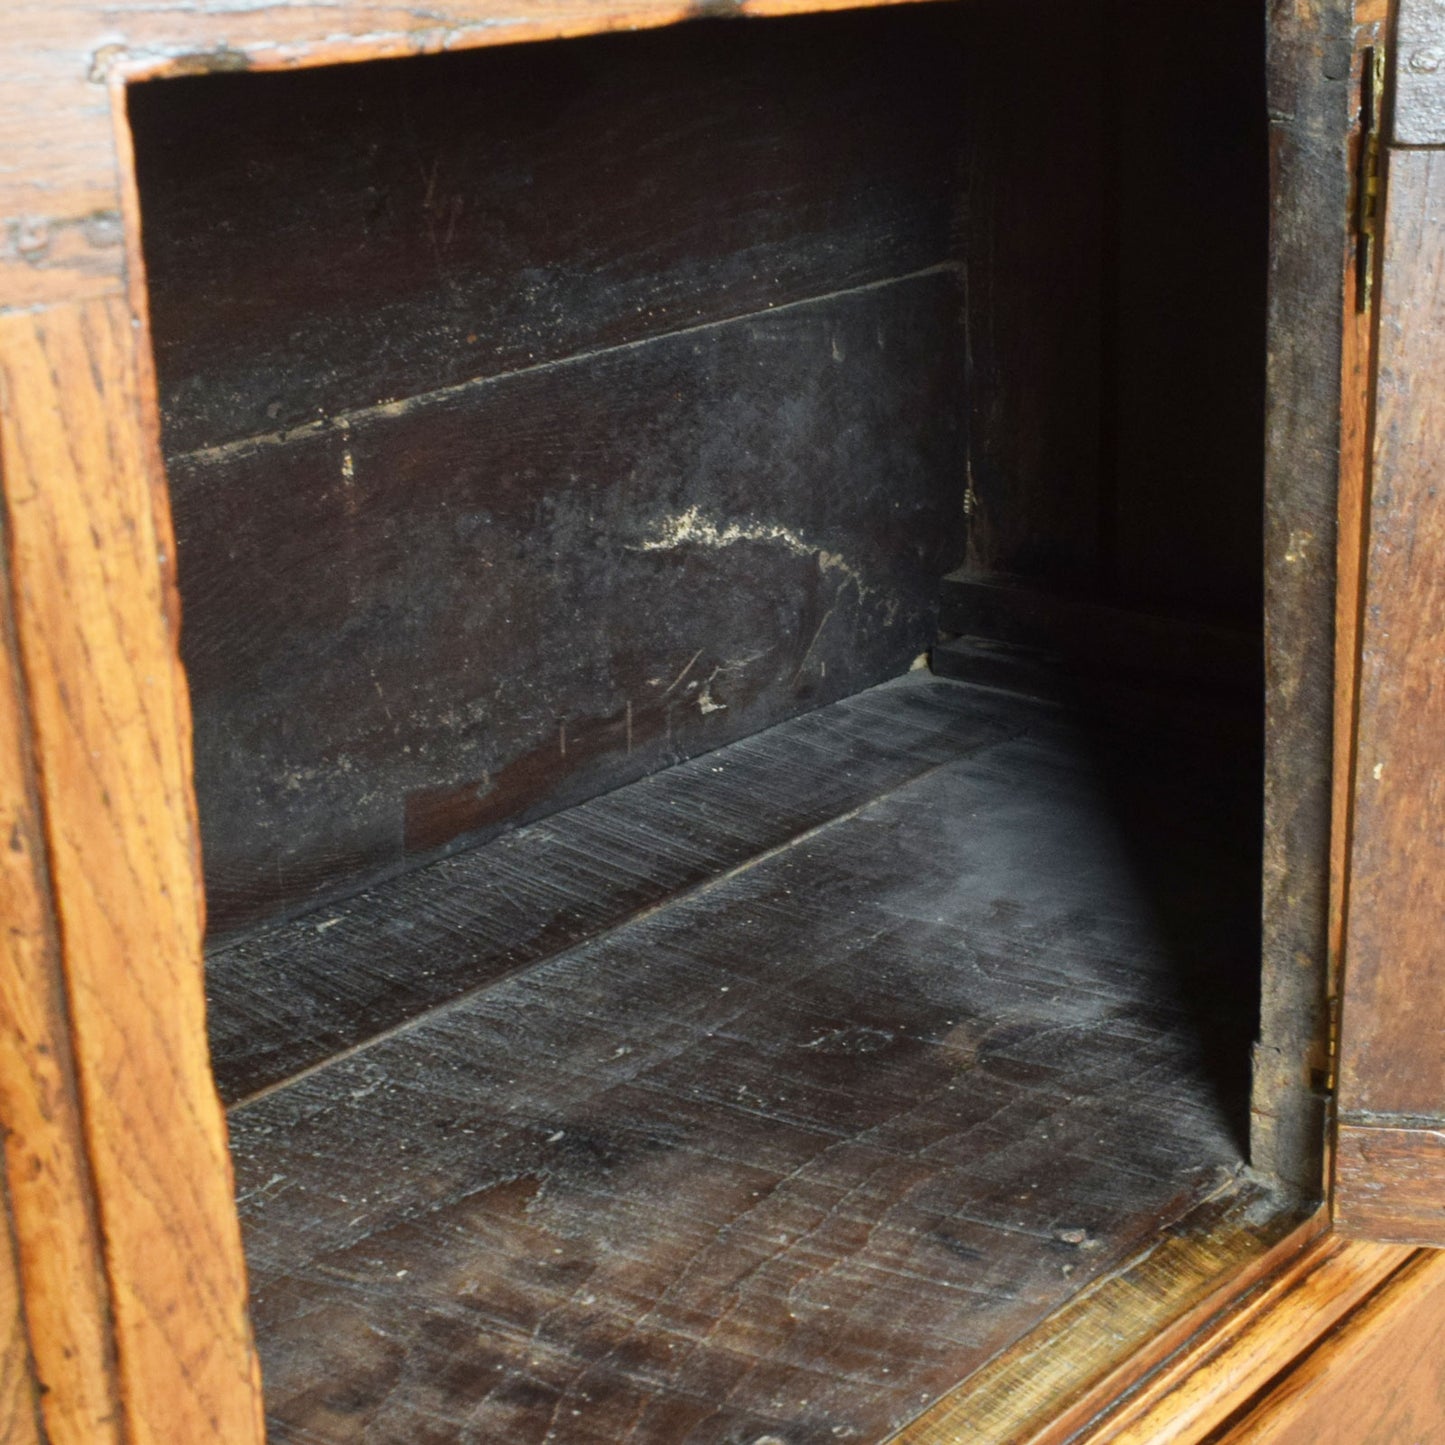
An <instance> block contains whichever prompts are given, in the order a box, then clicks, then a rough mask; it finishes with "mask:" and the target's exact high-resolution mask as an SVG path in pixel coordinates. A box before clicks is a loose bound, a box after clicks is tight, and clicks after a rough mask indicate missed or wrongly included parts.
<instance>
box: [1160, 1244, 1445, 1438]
mask: <svg viewBox="0 0 1445 1445" xmlns="http://www.w3.org/2000/svg"><path fill="white" fill-rule="evenodd" d="M1368 1247H1369V1246H1366V1245H1352V1246H1349V1248H1350V1249H1352V1250H1361V1249H1365V1248H1368ZM1405 1254H1406V1258H1405V1260H1404V1262H1403V1263H1402V1264H1400V1265H1399V1266H1398V1267H1397V1268H1396V1269H1394V1270H1393V1271H1392V1272H1391V1273H1390V1274H1389V1275H1388V1277H1387V1278H1386V1279H1385V1280H1384V1281H1383V1282H1382V1283H1381V1284H1380V1286H1379V1287H1378V1288H1377V1289H1375V1290H1374V1291H1372V1292H1371V1293H1370V1294H1369V1295H1368V1296H1367V1297H1366V1298H1365V1299H1364V1300H1363V1302H1361V1303H1360V1304H1359V1305H1357V1306H1356V1307H1355V1308H1354V1309H1353V1310H1350V1311H1348V1312H1346V1313H1345V1314H1344V1315H1343V1316H1342V1317H1340V1318H1338V1319H1336V1320H1335V1321H1333V1322H1332V1323H1331V1325H1330V1326H1329V1328H1327V1329H1325V1330H1323V1331H1312V1332H1311V1335H1310V1337H1309V1338H1308V1339H1307V1340H1306V1341H1305V1342H1304V1348H1303V1349H1301V1350H1300V1351H1298V1352H1297V1354H1296V1356H1295V1358H1294V1359H1293V1360H1292V1361H1290V1363H1289V1364H1288V1365H1287V1366H1286V1367H1285V1368H1284V1369H1283V1370H1281V1371H1280V1372H1279V1373H1278V1375H1277V1376H1276V1378H1275V1379H1273V1380H1272V1381H1270V1383H1269V1384H1268V1385H1267V1386H1266V1387H1265V1388H1264V1389H1263V1390H1262V1391H1260V1392H1259V1393H1258V1394H1256V1395H1255V1396H1254V1398H1253V1399H1252V1400H1250V1401H1248V1402H1247V1403H1246V1404H1245V1405H1244V1406H1243V1407H1242V1408H1241V1409H1239V1410H1237V1411H1235V1412H1234V1414H1233V1415H1232V1416H1231V1417H1230V1418H1229V1419H1228V1420H1226V1421H1224V1422H1223V1423H1222V1424H1221V1426H1220V1428H1219V1429H1217V1430H1215V1431H1213V1432H1211V1433H1210V1434H1209V1436H1208V1437H1207V1445H1247V1442H1252V1445H1266V1442H1270V1441H1274V1442H1277V1445H1286V1442H1300V1441H1316V1440H1321V1439H1328V1440H1329V1441H1331V1442H1338V1441H1351V1442H1353V1441H1355V1440H1357V1439H1363V1438H1365V1436H1366V1435H1367V1436H1368V1439H1369V1440H1370V1441H1371V1442H1373V1445H1402V1442H1404V1441H1406V1440H1409V1441H1411V1442H1412V1445H1413V1442H1416V1441H1418V1442H1420V1445H1424V1442H1425V1441H1426V1440H1435V1439H1437V1438H1438V1434H1437V1431H1438V1427H1439V1425H1440V1415H1439V1401H1438V1394H1439V1391H1440V1380H1441V1377H1440V1370H1439V1354H1438V1351H1434V1352H1432V1350H1431V1349H1430V1347H1429V1345H1428V1344H1427V1345H1425V1346H1424V1348H1421V1341H1420V1338H1419V1334H1420V1332H1421V1331H1422V1330H1423V1331H1424V1332H1425V1333H1426V1334H1427V1336H1429V1335H1433V1336H1434V1339H1435V1340H1438V1337H1439V1333H1440V1328H1441V1321H1442V1318H1445V1308H1442V1299H1445V1254H1442V1253H1441V1252H1440V1251H1439V1250H1432V1249H1424V1250H1411V1251H1405ZM1407 1340H1408V1342H1407ZM1382 1355H1383V1356H1384V1359H1383V1360H1382V1358H1381V1357H1382ZM1372 1356H1373V1359H1372V1358H1371V1357H1372ZM1382 1363H1383V1365H1384V1366H1385V1368H1384V1369H1383V1370H1382V1369H1381V1365H1382ZM1362 1390H1363V1391H1366V1392H1368V1393H1366V1394H1365V1396H1364V1400H1363V1402H1361V1401H1360V1400H1359V1398H1358V1392H1360V1391H1362ZM1432 1394H1433V1395H1435V1396H1436V1398H1433V1399H1432V1398H1430V1396H1431V1395H1432ZM1421 1425H1424V1426H1426V1428H1428V1429H1429V1431H1430V1433H1429V1435H1428V1436H1427V1435H1419V1434H1416V1433H1415V1429H1414V1428H1411V1427H1412V1426H1414V1427H1416V1428H1418V1427H1419V1426H1421ZM1160 1445H1163V1441H1162V1440H1161V1441H1160ZM1201 1445H1203V1442H1201Z"/></svg>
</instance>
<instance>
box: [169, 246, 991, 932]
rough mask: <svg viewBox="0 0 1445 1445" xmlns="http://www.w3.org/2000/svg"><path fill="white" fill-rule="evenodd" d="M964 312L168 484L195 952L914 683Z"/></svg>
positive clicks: (568, 371) (949, 479) (913, 298)
mask: <svg viewBox="0 0 1445 1445" xmlns="http://www.w3.org/2000/svg"><path fill="white" fill-rule="evenodd" d="M957 295H958V292H957V284H956V280H955V278H954V276H953V275H952V273H951V272H946V271H945V272H936V273H928V274H925V275H923V276H921V277H919V278H915V279H913V280H909V281H903V282H898V283H894V284H888V285H884V286H881V287H873V288H864V289H861V290H858V291H854V292H850V293H847V294H844V295H837V296H834V297H832V298H828V299H825V300H821V301H818V302H816V303H806V304H800V305H798V306H795V307H791V308H779V309H777V310H775V311H772V312H768V313H764V314H762V315H759V316H756V317H753V318H749V319H743V320H740V321H736V322H732V323H729V324H726V325H721V326H717V327H711V328H707V329H705V330H699V331H693V332H691V333H688V334H687V335H683V336H674V337H668V338H663V339H660V340H657V341H654V342H650V343H648V344H646V345H644V346H639V347H631V348H622V349H616V350H613V351H609V352H606V353H603V354H601V355H597V356H593V357H591V358H590V359H588V360H586V361H585V362H580V363H578V364H576V365H570V364H564V365H560V366H555V367H548V368H539V369H536V370H533V371H530V372H526V373H521V374H518V375H515V376H512V377H510V378H506V379H502V380H498V381H491V382H482V383H479V384H478V385H477V386H475V387H469V388H466V389H464V390H463V391H462V392H460V393H457V394H448V395H442V396H439V397H436V398H433V399H431V400H429V401H424V402H420V403H417V404H401V405H399V406H398V407H396V408H384V409H380V410H378V411H377V412H374V413H370V414H364V415H358V416H356V417H355V418H354V420H353V421H352V422H351V423H350V424H349V425H347V426H345V427H340V426H338V427H335V428H332V429H329V430H328V431H326V432H324V433H321V434H317V435H312V436H308V437H305V438H302V439H299V440H297V441H295V442H292V443H287V444H279V445H268V444H262V445H259V446H256V447H247V448H242V449H240V450H238V451H237V452H235V453H234V454H232V455H229V456H228V457H227V458H226V459H225V460H224V461H223V462H207V463H204V464H201V463H197V464H194V465H188V464H185V463H179V464H173V465H172V468H171V475H172V485H173V496H174V505H175V516H176V530H177V536H178V545H179V549H180V565H181V587H182V592H183V595H184V596H185V598H186V608H187V611H186V618H187V625H186V631H185V638H184V642H183V650H184V656H185V659H186V664H187V670H188V675H189V678H190V683H191V690H192V696H193V698H194V704H195V716H196V734H195V735H196V774H197V779H198V788H199V792H200V796H201V799H202V832H203V837H204V845H205V858H206V867H207V882H208V902H209V906H210V917H211V920H212V927H213V929H225V928H227V927H232V926H234V925H236V924H237V923H240V922H243V921H247V920H249V919H252V918H255V917H257V916H262V915H264V914H266V913H268V912H269V913H274V912H275V911H276V910H277V909H278V908H279V907H283V906H288V905H289V906H292V907H294V906H296V905H298V904H299V903H302V902H304V901H307V900H308V899H311V898H313V897H315V896H317V895H323V894H324V893H325V892H326V891H327V890H328V889H330V890H332V891H334V890H335V889H336V888H337V887H338V886H340V887H346V888H350V889H351V890H352V891H354V890H355V888H356V887H358V886H360V883H361V882H364V881H366V878H367V875H368V874H369V875H371V876H373V877H374V876H375V875H376V874H378V873H380V872H382V871H385V870H387V869H394V868H395V867H397V866H398V865H399V864H400V863H401V862H403V861H404V860H408V859H416V858H420V857H425V856H427V855H428V854H433V853H435V852H436V850H438V849H440V848H443V847H445V846H447V845H449V844H452V843H454V842H455V841H457V840H460V839H465V838H470V839H473V840H476V839H480V838H481V837H484V836H487V835H488V834H495V833H496V832H497V831H498V830H499V829H500V828H502V827H504V826H507V825H509V824H512V823H515V822H517V821H521V820H523V819H526V818H528V817H535V816H537V815H539V814H541V813H544V812H547V811H550V810H552V809H555V808H556V807H558V806H560V805H563V804H565V803H567V802H571V801H575V800H577V799H578V798H581V797H585V796H588V795H591V794H595V793H597V792H600V791H602V790H604V789H606V788H608V787H614V786H616V785H618V784H619V783H622V782H624V781H628V780H630V779H632V778H636V777H638V776H639V775H641V774H643V773H645V772H647V771H650V770H652V769H655V768H657V767H659V766H661V765H663V764H664V763H666V762H667V761H670V760H673V759H675V758H677V757H680V756H685V755H687V754H690V753H695V752H699V751H702V750H704V749H706V748H710V747H715V746H717V745H718V744H720V743H723V742H727V741H730V740H731V739H733V738H736V737H739V736H742V735H745V734H747V733H750V732H755V731H757V730H758V729H759V728H760V727H764V726H766V725H768V724H769V723H771V722H774V721H776V720H777V719H778V718H779V717H783V716H787V715H788V714H789V713H792V712H796V711H799V710H802V709H804V708H808V707H812V706H816V705H817V704H818V703H820V702H824V701H827V700H828V699H830V698H836V697H840V696H843V695H846V694H847V693H849V692H854V691H857V690H858V689H859V688H860V687H864V686H867V685H869V684H870V683H873V682H876V681H878V680H880V679H882V678H884V677H887V676H890V675H892V674H896V673H898V672H901V671H903V670H904V669H906V668H907V666H908V665H909V663H910V662H911V661H912V659H913V658H914V657H915V656H917V655H918V654H919V653H920V652H921V651H922V650H923V649H924V648H925V647H926V646H927V644H928V642H929V641H930V640H931V638H932V636H933V632H934V617H935V614H936V607H937V580H936V579H937V578H939V577H940V576H942V575H943V573H944V572H945V571H946V570H947V569H948V566H949V564H950V562H951V561H953V560H955V559H956V557H957V556H958V554H959V550H960V549H961V542H962V530H961V529H962V514H961V511H960V509H959V508H958V505H957V503H958V498H957V494H956V492H955V491H954V484H955V482H956V479H957V477H958V475H959V469H960V465H961V457H962V442H963V438H962V431H961V426H962V419H961V417H960V416H959V414H958V410H957V398H958V395H959V384H960V364H961V357H960V349H959V347H958V345H957V341H958V335H959V333H958V331H957V328H956V326H955V323H954V316H955V312H956V306H957ZM564 418H565V422H564V421H563V420H562V419H564Z"/></svg>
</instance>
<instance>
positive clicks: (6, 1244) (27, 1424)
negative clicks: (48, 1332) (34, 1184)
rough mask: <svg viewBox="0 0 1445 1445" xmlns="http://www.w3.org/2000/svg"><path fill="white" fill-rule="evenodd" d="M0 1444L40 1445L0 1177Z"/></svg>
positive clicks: (21, 1297) (22, 1307)
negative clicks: (4, 1442)
mask: <svg viewBox="0 0 1445 1445" xmlns="http://www.w3.org/2000/svg"><path fill="white" fill-rule="evenodd" d="M0 1440H5V1441H7V1442H8V1445H41V1437H40V1422H39V1419H38V1417H37V1415H36V1413H35V1376H34V1373H33V1371H32V1368H31V1363H30V1341H29V1339H28V1338H27V1337H26V1330H25V1300H24V1295H23V1292H22V1287H21V1282H20V1266H19V1262H18V1261H17V1260H16V1258H15V1237H14V1234H13V1233H12V1232H11V1228H10V1212H9V1208H8V1201H7V1200H6V1199H5V1195H4V1182H3V1177H0Z"/></svg>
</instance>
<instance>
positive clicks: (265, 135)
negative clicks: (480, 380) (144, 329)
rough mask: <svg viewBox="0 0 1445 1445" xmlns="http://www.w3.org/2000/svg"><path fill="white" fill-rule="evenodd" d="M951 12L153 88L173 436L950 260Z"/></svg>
mask: <svg viewBox="0 0 1445 1445" xmlns="http://www.w3.org/2000/svg"><path fill="white" fill-rule="evenodd" d="M964 37H965V32H964V31H963V29H962V27H960V26H959V25H958V24H957V23H956V22H955V21H954V19H953V14H952V12H951V11H947V10H940V9H936V8H932V7H930V8H925V9H920V10H913V11H909V12H906V13H898V14H876V13H874V14H870V13H862V14H857V15H844V16H832V17H827V18H823V19H817V18H813V19H805V20H788V21H778V22H773V23H769V24H766V25H724V24H722V23H721V22H713V23H709V24H701V25H690V26H685V27H682V28H680V29H677V30H669V31H657V32H653V33H649V34H643V35H626V36H598V37H594V38H590V39H586V40H579V41H573V42H568V43H563V44H553V45H545V46H503V47H496V48H492V49H488V50H481V51H472V52H469V53H467V54H462V55H451V56H428V57H420V58H416V59H411V60H404V61H397V62H389V63H385V64H377V65H363V66H335V67H330V68H326V69H322V70H317V71H309V72H291V73H277V74H272V75H244V74H237V75H224V76H215V77H207V78H198V79H183V80H176V81H165V82H163V83H155V84H150V85H141V86H137V87H135V89H134V90H133V91H132V94H131V101H130V111H131V121H132V125H133V127H134V130H135V135H136V145H137V153H138V159H139V181H140V186H141V193H142V197H143V204H144V205H145V220H146V230H145V236H146V262H147V272H148V276H149V281H150V286H151V294H152V297H153V303H152V315H153V325H154V328H155V338H156V359H157V366H158V369H159V373H160V379H161V387H162V406H163V415H164V417H165V421H166V429H165V444H166V449H167V452H168V453H169V454H171V455H172V456H175V455H177V454H180V453H183V452H187V451H190V450H193V449H195V448H204V447H211V446H215V445H216V444H218V443H223V442H228V441H234V440H236V439H238V438H240V437H244V436H250V435H261V434H264V435H269V434H274V433H276V432H280V431H285V430H291V429H294V428H295V427H297V426H299V425H304V424H306V423H308V422H315V421H316V420H317V419H318V418H321V417H329V416H334V415H335V414H337V413H338V412H343V411H347V410H350V409H354V408H356V407H358V406H366V405H371V404H374V403H376V402H381V401H389V400H394V399H397V398H402V397H411V396H417V395H421V394H425V393H427V392H431V391H435V390H437V389H438V388H440V387H444V386H451V385H455V384H457V383H459V382H466V381H471V380H474V379H476V378H477V377H482V376H495V375H497V374H498V373H502V372H509V371H515V370H518V369H522V368H526V367H528V366H533V365H537V364H540V363H543V362H548V361H555V360H558V359H559V358H561V357H566V356H571V355H574V354H576V353H577V352H585V351H595V350H599V349H602V348H605V347H608V346H613V345H617V344H620V343H627V342H634V341H637V340H639V339H641V338H644V337H647V336H653V335H657V334H658V333H661V332H671V331H680V330H685V329H687V328H689V327H692V326H696V325H699V324H705V323H709V322H715V321H718V320H721V319H724V318H727V317H734V316H741V315H746V314H748V313H750V312H754V311H760V310H764V309H766V308H767V307H770V306H775V305H782V304H786V303H788V302H791V301H796V300H798V299H800V298H803V297H809V296H819V295H825V294H827V293H829V292H832V291H837V290H841V289H845V288H848V287H853V286H858V285H862V284H864V283H868V282H873V281H878V280H883V279H886V278H888V277H891V276H898V275H903V274H907V273H909V272H912V271H917V270H920V269H922V268H924V267H927V266H932V265H936V264H938V263H939V262H941V261H944V260H946V259H947V258H948V256H949V254H950V241H951V234H952V223H953V216H954V212H955V209H956V207H957V205H958V199H959V198H958V192H957V184H956V171H957V169H958V159H959V155H960V153H961V147H962V141H963V119H964V113H963V108H962V105H961V96H960V92H959V89H958V86H957V84H956V81H955V71H956V69H957V66H958V63H959V58H960V55H961V54H962V51H963V47H964Z"/></svg>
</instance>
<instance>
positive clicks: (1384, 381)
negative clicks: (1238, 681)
mask: <svg viewBox="0 0 1445 1445" xmlns="http://www.w3.org/2000/svg"><path fill="white" fill-rule="evenodd" d="M1432 47H1433V48H1432ZM1442 47H1445V5H1441V4H1439V3H1437V0H1406V3H1405V4H1404V5H1403V6H1402V7H1401V13H1400V17H1399V24H1398V32H1397V44H1396V45H1395V47H1394V49H1395V52H1396V78H1395V105H1394V119H1393V134H1392V143H1391V144H1390V146H1389V147H1387V149H1386V151H1385V154H1384V156H1383V165H1382V170H1383V183H1384V188H1385V194H1384V214H1383V225H1382V227H1381V257H1380V268H1379V277H1378V285H1377V288H1376V291H1377V303H1376V304H1377V305H1378V308H1379V315H1378V332H1377V340H1376V347H1377V350H1376V358H1377V361H1376V366H1377V370H1376V383H1375V386H1376V397H1375V413H1374V441H1373V449H1372V476H1371V495H1370V497H1369V501H1368V537H1367V549H1366V563H1365V576H1364V597H1363V608H1362V612H1361V621H1360V669H1359V693H1358V732H1357V740H1356V750H1355V772H1354V788H1353V819H1352V840H1351V850H1350V870H1349V872H1350V882H1349V896H1348V903H1347V921H1346V930H1345V964H1344V985H1343V1003H1342V1017H1341V1038H1340V1057H1339V1071H1338V1083H1339V1098H1338V1107H1339V1114H1338V1132H1337V1140H1336V1145H1337V1148H1336V1157H1335V1166H1334V1173H1335V1194H1334V1205H1335V1217H1336V1222H1337V1224H1338V1226H1339V1228H1340V1229H1341V1230H1342V1231H1343V1232H1345V1233H1347V1234H1349V1235H1353V1236H1357V1237H1364V1238H1373V1239H1379V1240H1389V1241H1395V1242H1400V1243H1417V1244H1440V1245H1445V411H1442V409H1441V407H1440V397H1441V396H1442V395H1445V79H1437V78H1436V67H1437V62H1436V61H1435V60H1434V59H1432V57H1433V56H1434V55H1435V54H1436V53H1437V51H1438V52H1439V53H1442V54H1445V49H1442Z"/></svg>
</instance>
